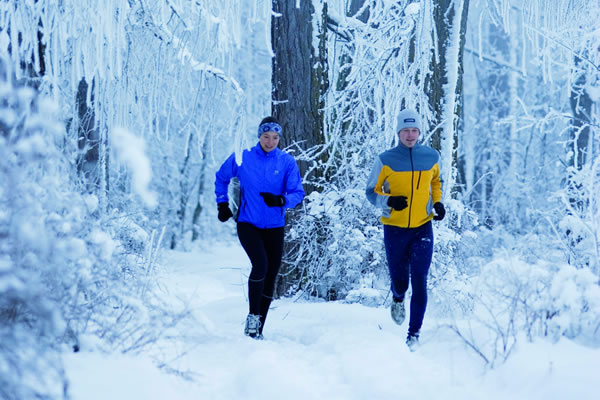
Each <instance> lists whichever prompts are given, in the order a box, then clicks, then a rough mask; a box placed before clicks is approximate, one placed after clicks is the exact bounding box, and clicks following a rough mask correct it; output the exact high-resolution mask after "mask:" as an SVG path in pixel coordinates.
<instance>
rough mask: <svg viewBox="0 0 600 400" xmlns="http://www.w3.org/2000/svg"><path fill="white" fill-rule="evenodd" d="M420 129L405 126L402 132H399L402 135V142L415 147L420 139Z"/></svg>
mask: <svg viewBox="0 0 600 400" xmlns="http://www.w3.org/2000/svg"><path fill="white" fill-rule="evenodd" d="M419 133H420V131H419V129H418V128H404V129H402V130H401V131H400V132H398V136H400V143H402V144H403V145H405V146H406V147H409V148H411V147H414V145H415V144H417V139H419Z"/></svg>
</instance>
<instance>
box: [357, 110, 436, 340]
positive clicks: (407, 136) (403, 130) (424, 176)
mask: <svg viewBox="0 0 600 400" xmlns="http://www.w3.org/2000/svg"><path fill="white" fill-rule="evenodd" d="M396 131H397V132H398V136H399V138H400V144H399V145H398V146H396V147H394V148H392V149H390V150H388V151H386V152H384V153H382V154H380V155H379V157H377V159H376V160H375V164H374V165H373V169H372V170H371V174H370V175H369V180H368V181H367V189H366V195H367V199H368V200H369V201H370V202H371V203H372V204H373V205H374V206H376V207H379V208H381V209H382V216H381V222H383V232H384V242H385V250H386V255H387V261H388V267H389V271H390V280H391V291H392V295H393V302H392V307H391V314H392V319H393V320H394V322H396V323H397V324H398V325H401V324H402V323H403V322H404V319H405V315H406V312H405V308H404V295H405V293H406V291H407V290H408V285H409V280H410V284H411V285H412V297H411V300H410V320H409V324H408V336H407V338H406V344H407V345H408V347H409V348H410V349H411V350H412V351H414V350H415V348H416V346H417V344H418V340H419V331H420V329H421V325H422V324H423V316H424V315H425V308H426V307H427V274H428V272H429V266H430V265H431V257H432V255H433V230H432V227H431V220H432V219H433V220H437V221H439V220H442V219H443V218H444V215H445V214H446V211H445V209H444V205H443V204H442V182H441V179H440V166H439V154H438V152H437V151H435V150H434V149H432V148H431V147H428V146H422V145H420V144H418V143H417V140H418V138H419V135H420V133H421V124H420V118H419V115H418V114H417V113H415V112H414V111H411V110H403V111H402V112H400V114H399V115H398V121H397V130H396ZM434 210H435V213H434V212H433V211H434Z"/></svg>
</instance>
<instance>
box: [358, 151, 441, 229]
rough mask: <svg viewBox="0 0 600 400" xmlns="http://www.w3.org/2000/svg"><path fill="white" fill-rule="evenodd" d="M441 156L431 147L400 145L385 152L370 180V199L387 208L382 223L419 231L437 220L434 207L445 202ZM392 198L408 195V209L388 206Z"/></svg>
mask: <svg viewBox="0 0 600 400" xmlns="http://www.w3.org/2000/svg"><path fill="white" fill-rule="evenodd" d="M439 158H440V156H439V154H438V152H437V151H435V150H434V149H432V148H431V147H427V146H422V145H419V144H417V145H415V146H414V147H412V148H408V147H406V146H404V145H403V144H402V143H400V144H399V145H398V146H397V147H394V148H393V149H390V150H388V151H386V152H384V153H381V154H380V155H379V157H377V160H376V161H375V165H373V169H372V170H371V175H369V180H368V181H367V190H366V194H367V199H368V200H369V201H370V202H371V204H373V205H374V206H376V207H380V208H382V209H383V213H382V216H381V222H383V223H384V224H386V225H394V226H399V227H401V228H416V227H418V226H421V225H423V224H425V223H426V222H427V221H430V220H431V219H433V212H432V209H433V204H435V203H437V202H438V201H442V181H441V180H440V166H439V164H438V162H439ZM389 196H406V201H407V203H408V207H406V208H405V209H404V210H401V211H396V210H394V209H392V208H391V207H389V206H388V205H387V200H388V197H389Z"/></svg>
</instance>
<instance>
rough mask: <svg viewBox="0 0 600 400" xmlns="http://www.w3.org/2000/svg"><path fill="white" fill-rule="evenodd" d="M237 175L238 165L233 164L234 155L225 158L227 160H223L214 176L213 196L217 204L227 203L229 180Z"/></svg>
mask: <svg viewBox="0 0 600 400" xmlns="http://www.w3.org/2000/svg"><path fill="white" fill-rule="evenodd" d="M237 174H238V165H237V163H236V162H235V153H233V154H232V155H230V156H229V158H227V160H225V162H224V163H223V164H222V165H221V168H219V170H218V171H217V174H216V179H215V196H216V197H217V204H219V203H223V202H229V196H228V195H227V189H228V188H229V182H230V181H231V178H233V177H237Z"/></svg>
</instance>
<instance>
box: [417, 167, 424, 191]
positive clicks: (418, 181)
mask: <svg viewBox="0 0 600 400" xmlns="http://www.w3.org/2000/svg"><path fill="white" fill-rule="evenodd" d="M421 172H423V171H419V179H418V180H417V190H419V185H420V184H421Z"/></svg>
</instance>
